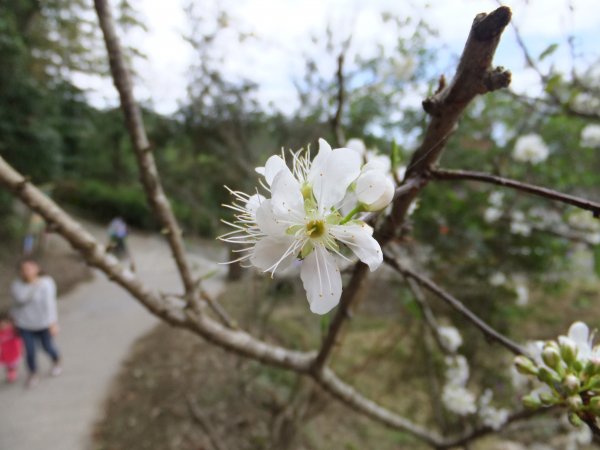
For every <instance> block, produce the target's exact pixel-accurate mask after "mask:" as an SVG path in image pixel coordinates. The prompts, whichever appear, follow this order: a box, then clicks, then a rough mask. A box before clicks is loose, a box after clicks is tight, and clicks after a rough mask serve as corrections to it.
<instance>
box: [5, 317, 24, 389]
mask: <svg viewBox="0 0 600 450" xmlns="http://www.w3.org/2000/svg"><path fill="white" fill-rule="evenodd" d="M22 352H23V349H22V344H21V338H20V337H19V335H18V334H17V330H16V329H15V327H14V325H13V323H12V321H11V319H10V314H9V313H8V311H0V365H2V366H4V367H5V368H6V381H8V382H9V383H12V382H14V381H16V379H17V376H18V370H19V361H20V360H21V354H22Z"/></svg>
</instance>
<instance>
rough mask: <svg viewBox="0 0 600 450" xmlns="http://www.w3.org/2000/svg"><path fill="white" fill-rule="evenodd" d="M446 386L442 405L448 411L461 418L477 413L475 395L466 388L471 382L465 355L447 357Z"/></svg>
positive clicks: (443, 391)
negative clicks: (468, 382) (469, 381)
mask: <svg viewBox="0 0 600 450" xmlns="http://www.w3.org/2000/svg"><path fill="white" fill-rule="evenodd" d="M445 361H446V384H445V385H444V389H443V390H442V403H443V404H444V406H445V408H446V409H447V410H448V411H451V412H453V413H455V414H458V415H460V416H466V415H469V414H473V413H475V412H476V411H477V403H476V400H477V399H476V397H475V394H473V393H472V392H471V391H469V390H468V389H467V388H466V385H467V381H468V380H469V363H468V362H467V358H465V357H464V356H463V355H454V356H447V357H446V359H445Z"/></svg>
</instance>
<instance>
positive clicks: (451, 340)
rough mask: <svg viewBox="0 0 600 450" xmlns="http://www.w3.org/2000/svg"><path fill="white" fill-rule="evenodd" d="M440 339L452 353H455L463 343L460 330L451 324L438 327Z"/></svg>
mask: <svg viewBox="0 0 600 450" xmlns="http://www.w3.org/2000/svg"><path fill="white" fill-rule="evenodd" d="M437 332H438V335H439V337H440V341H441V343H442V345H443V346H444V348H445V349H446V350H448V351H449V352H450V353H455V352H456V350H458V348H459V347H460V346H461V345H462V343H463V339H462V336H461V335H460V332H459V331H458V330H457V329H456V328H454V327H451V326H440V327H438V329H437Z"/></svg>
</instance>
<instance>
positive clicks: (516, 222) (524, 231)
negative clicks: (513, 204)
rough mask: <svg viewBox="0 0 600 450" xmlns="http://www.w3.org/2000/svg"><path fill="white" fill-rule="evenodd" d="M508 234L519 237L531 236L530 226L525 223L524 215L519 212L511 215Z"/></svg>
mask: <svg viewBox="0 0 600 450" xmlns="http://www.w3.org/2000/svg"><path fill="white" fill-rule="evenodd" d="M510 232H511V233H513V234H519V235H521V236H529V235H530V234H531V226H530V225H529V224H528V223H527V222H526V221H525V214H523V213H522V212H521V211H515V212H513V213H512V217H511V222H510Z"/></svg>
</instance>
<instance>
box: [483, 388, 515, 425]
mask: <svg viewBox="0 0 600 450" xmlns="http://www.w3.org/2000/svg"><path fill="white" fill-rule="evenodd" d="M492 397H493V393H492V391H491V390H490V389H486V390H485V391H484V392H483V394H482V395H481V397H479V411H478V414H479V417H480V418H481V421H482V422H483V424H484V425H487V426H488V427H490V428H492V429H493V430H499V429H500V428H502V426H503V425H504V424H505V423H506V421H507V420H508V415H509V411H508V409H505V408H495V407H493V406H491V402H492Z"/></svg>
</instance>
